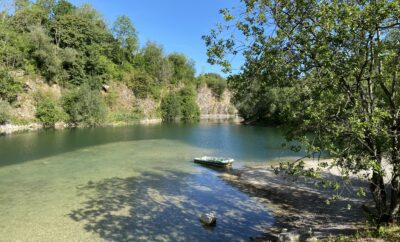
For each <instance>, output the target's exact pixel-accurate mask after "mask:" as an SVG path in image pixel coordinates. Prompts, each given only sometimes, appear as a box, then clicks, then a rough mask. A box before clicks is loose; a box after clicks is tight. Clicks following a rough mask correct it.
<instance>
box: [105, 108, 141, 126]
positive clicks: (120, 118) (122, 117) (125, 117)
mask: <svg viewBox="0 0 400 242" xmlns="http://www.w3.org/2000/svg"><path fill="white" fill-rule="evenodd" d="M112 116H113V117H112V121H115V122H124V123H128V124H130V123H137V122H138V121H139V120H140V119H141V118H142V117H143V114H142V113H141V112H139V111H138V110H133V111H122V112H116V113H113V115H112Z"/></svg>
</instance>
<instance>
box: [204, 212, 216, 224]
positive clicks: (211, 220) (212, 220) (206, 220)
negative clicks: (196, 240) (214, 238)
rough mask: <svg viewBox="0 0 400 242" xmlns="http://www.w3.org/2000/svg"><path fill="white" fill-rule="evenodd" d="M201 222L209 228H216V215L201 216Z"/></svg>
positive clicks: (206, 214)
mask: <svg viewBox="0 0 400 242" xmlns="http://www.w3.org/2000/svg"><path fill="white" fill-rule="evenodd" d="M200 222H202V223H203V224H204V225H207V226H215V224H216V223H217V217H216V216H215V214H214V213H204V214H202V215H201V216H200Z"/></svg>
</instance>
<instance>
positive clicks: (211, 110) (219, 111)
mask: <svg viewBox="0 0 400 242" xmlns="http://www.w3.org/2000/svg"><path fill="white" fill-rule="evenodd" d="M197 104H198V105H199V107H200V114H201V115H236V114H237V110H236V108H235V107H234V106H233V105H232V104H231V93H230V92H229V91H228V90H225V91H224V93H223V94H222V96H221V99H220V100H218V99H217V98H216V97H215V96H214V95H213V93H212V91H211V89H209V88H208V87H206V86H203V87H200V88H198V89H197Z"/></svg>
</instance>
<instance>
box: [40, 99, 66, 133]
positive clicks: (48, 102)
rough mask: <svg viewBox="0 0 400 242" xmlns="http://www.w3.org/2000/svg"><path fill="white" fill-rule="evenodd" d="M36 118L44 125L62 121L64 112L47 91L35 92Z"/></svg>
mask: <svg viewBox="0 0 400 242" xmlns="http://www.w3.org/2000/svg"><path fill="white" fill-rule="evenodd" d="M35 101H36V105H35V106H36V118H37V119H38V120H39V121H40V122H41V123H42V124H43V126H45V127H54V125H55V124H56V123H57V122H59V121H62V120H63V119H64V117H65V114H64V112H63V110H62V108H61V105H60V104H59V103H58V102H57V100H56V98H55V97H54V96H52V95H51V93H49V92H44V91H39V92H37V93H36V94H35Z"/></svg>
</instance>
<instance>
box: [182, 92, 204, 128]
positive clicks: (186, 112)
mask: <svg viewBox="0 0 400 242" xmlns="http://www.w3.org/2000/svg"><path fill="white" fill-rule="evenodd" d="M180 99H181V102H180V103H181V114H182V116H181V120H182V121H184V122H197V121H199V120H200V108H199V106H198V105H197V102H196V91H195V90H194V88H193V87H191V86H187V87H184V88H183V89H181V91H180Z"/></svg>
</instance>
